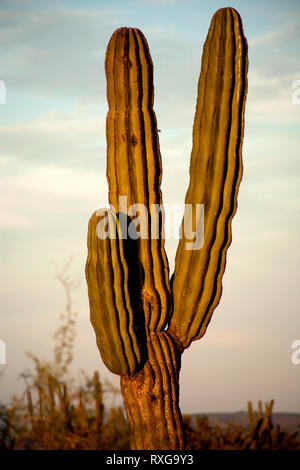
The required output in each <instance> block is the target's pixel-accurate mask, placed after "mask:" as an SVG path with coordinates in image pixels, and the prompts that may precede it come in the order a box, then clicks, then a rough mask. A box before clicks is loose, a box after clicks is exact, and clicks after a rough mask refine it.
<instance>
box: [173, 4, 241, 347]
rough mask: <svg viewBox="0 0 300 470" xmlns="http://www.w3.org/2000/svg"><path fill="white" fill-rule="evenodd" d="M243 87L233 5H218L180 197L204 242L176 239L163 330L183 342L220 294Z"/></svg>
mask: <svg viewBox="0 0 300 470" xmlns="http://www.w3.org/2000/svg"><path fill="white" fill-rule="evenodd" d="M246 87H247V43H246V40H245V37H244V34H243V28H242V23H241V19H240V17H239V15H238V13H237V12H236V11H235V10H234V9H233V8H224V9H221V10H218V11H217V12H216V13H215V15H214V17H213V19H212V22H211V26H210V29H209V32H208V36H207V39H206V42H205V45H204V49H203V56H202V67H201V74H200V79H199V84H198V99H197V106H196V114H195V120H194V129H193V148H192V154H191V164H190V184H189V188H188V191H187V195H186V199H185V202H186V204H204V243H203V246H202V248H201V249H200V250H186V242H187V240H186V238H185V236H183V238H182V239H181V240H180V242H179V246H178V250H177V254H176V263H175V273H174V282H173V298H174V311H173V315H172V319H171V323H170V329H169V331H170V333H171V334H173V335H174V336H175V337H177V338H178V339H179V341H180V343H181V344H182V345H183V347H188V346H189V344H190V342H191V341H193V340H195V339H199V338H200V337H201V336H203V334H204V333H205V330H206V328H207V325H208V323H209V321H210V319H211V316H212V313H213V311H214V309H215V307H216V306H217V304H218V303H219V300H220V297H221V291H222V276H223V273H224V270H225V261H226V251H227V248H228V246H229V244H230V242H231V221H232V218H233V216H234V214H235V212H236V208H237V194H238V189H239V184H240V181H241V178H242V153H241V150H242V140H243V130H244V108H245V98H246ZM184 217H187V214H186V213H185V214H184ZM183 234H184V231H183Z"/></svg>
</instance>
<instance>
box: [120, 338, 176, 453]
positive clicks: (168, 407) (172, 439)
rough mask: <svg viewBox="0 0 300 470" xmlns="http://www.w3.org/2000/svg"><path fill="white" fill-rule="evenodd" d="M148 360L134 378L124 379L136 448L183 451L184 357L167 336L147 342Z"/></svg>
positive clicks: (123, 391) (150, 339)
mask: <svg viewBox="0 0 300 470" xmlns="http://www.w3.org/2000/svg"><path fill="white" fill-rule="evenodd" d="M147 349H148V356H149V358H148V361H147V362H146V364H145V365H144V367H143V369H142V370H140V371H139V372H137V373H136V374H134V376H133V377H126V376H123V377H121V391H122V394H123V398H124V404H125V407H126V411H127V416H128V420H129V423H130V426H131V429H132V437H133V439H132V448H133V449H149V450H151V449H183V448H184V433H183V422H182V417H181V413H180V408H179V369H180V355H178V353H177V351H176V347H175V344H174V342H173V340H172V338H171V337H170V336H169V335H168V334H167V333H166V332H161V333H154V332H153V333H151V334H150V335H149V337H148V339H147Z"/></svg>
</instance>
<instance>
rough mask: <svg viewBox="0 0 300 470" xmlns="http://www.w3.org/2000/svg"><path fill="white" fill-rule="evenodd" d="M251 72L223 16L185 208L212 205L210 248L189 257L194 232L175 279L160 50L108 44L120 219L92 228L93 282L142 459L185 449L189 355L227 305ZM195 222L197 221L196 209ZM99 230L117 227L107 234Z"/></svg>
mask: <svg viewBox="0 0 300 470" xmlns="http://www.w3.org/2000/svg"><path fill="white" fill-rule="evenodd" d="M247 67H248V60H247V42H246V39H245V37H244V34H243V27H242V22H241V19H240V16H239V14H238V13H237V12H236V11H235V10H234V9H233V8H224V9H221V10H218V11H217V12H216V13H215V15H214V17H213V19H212V23H211V26H210V29H209V32H208V36H207V39H206V42H205V45H204V50H203V57H202V67H201V73H200V79H199V84H198V98H197V106H196V114H195V120H194V128H193V148H192V154H191V164H190V184H189V188H188V191H187V195H186V199H185V202H186V204H203V205H204V218H205V224H204V226H205V229H204V242H203V246H202V247H201V248H200V249H197V250H188V249H186V242H187V238H186V234H185V233H184V230H182V239H181V240H180V242H179V246H178V250H177V254H176V263H175V272H174V274H173V276H172V278H171V281H169V267H168V261H167V257H166V253H165V249H164V237H163V219H164V213H163V210H162V194H161V190H160V184H161V173H162V165H161V155H160V150H159V141H158V129H157V122H156V117H155V114H154V111H153V98H154V92H153V65H152V60H151V56H150V53H149V48H148V45H147V42H146V39H145V37H144V36H143V34H142V33H141V31H139V30H138V29H134V28H120V29H118V30H116V31H115V32H114V34H113V35H112V37H111V39H110V42H109V44H108V48H107V52H106V60H105V70H106V77H107V100H108V105H109V111H108V114H107V180H108V184H109V203H110V209H103V210H100V211H97V212H95V213H94V214H93V215H92V217H91V219H90V222H89V230H88V258H87V263H86V278H87V284H88V293H89V302H90V312H91V322H92V324H93V327H94V329H95V333H96V339H97V344H98V347H99V350H100V354H101V357H102V359H103V361H104V363H105V364H106V366H107V367H108V368H109V369H110V370H111V371H112V372H113V373H116V374H119V375H120V376H121V391H122V394H123V399H124V404H125V407H126V412H127V416H128V420H129V423H130V426H131V430H132V436H133V440H132V447H133V448H135V449H183V448H184V445H185V444H184V432H183V421H182V416H181V413H180V408H179V371H180V361H181V354H182V353H183V351H184V349H185V348H187V347H188V346H189V345H190V343H191V342H192V341H194V340H197V339H199V338H200V337H202V336H203V334H204V333H205V331H206V328H207V325H208V323H209V321H210V319H211V316H212V313H213V311H214V309H215V307H216V306H217V304H218V302H219V300H220V297H221V289H222V276H223V273H224V269H225V261H226V251H227V248H228V246H229V244H230V242H231V221H232V218H233V216H234V214H235V212H236V208H237V194H238V189H239V184H240V181H241V177H242V156H241V151H242V140H243V130H244V109H245V99H246V92H247ZM124 196H126V198H127V199H125V198H124ZM153 207H154V208H155V210H154V211H153ZM186 207H187V206H186ZM185 219H189V220H190V221H192V222H193V223H194V222H195V221H194V216H193V213H191V212H188V211H187V210H186V212H185V214H184V220H185ZM99 224H100V225H99ZM124 224H125V225H124ZM99 226H101V227H102V228H103V226H105V227H106V231H107V232H108V233H107V234H106V235H105V236H103V232H102V235H101V233H99V231H98V232H97V230H98V228H99ZM124 226H125V231H124ZM182 227H183V228H184V225H182ZM147 230H148V232H147ZM127 231H128V233H129V235H130V236H128V237H127V238H126V233H127ZM146 232H147V233H149V234H150V236H149V237H148V238H147V237H146V236H143V235H144V233H146Z"/></svg>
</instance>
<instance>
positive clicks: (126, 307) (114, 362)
mask: <svg viewBox="0 0 300 470" xmlns="http://www.w3.org/2000/svg"><path fill="white" fill-rule="evenodd" d="M99 213H100V215H99ZM103 217H108V223H109V226H110V228H113V227H112V224H114V223H116V221H115V218H114V215H113V214H112V213H110V214H109V211H107V210H103V211H97V212H95V213H94V214H93V215H92V217H91V219H90V222H89V230H88V258H87V263H86V278H87V283H88V293H89V300H90V311H91V322H92V325H93V327H94V329H95V333H96V339H97V345H98V348H99V350H100V353H101V357H102V359H103V361H104V363H105V364H106V366H107V367H108V368H109V370H110V371H111V372H113V373H115V374H119V375H124V374H127V375H130V374H133V373H134V372H135V371H136V370H137V369H138V368H139V367H140V365H141V364H142V362H143V357H142V356H143V355H142V352H141V348H140V346H139V343H138V340H137V336H136V330H137V328H138V326H139V325H136V324H135V323H136V318H134V313H133V309H132V305H131V301H130V292H129V283H128V266H127V263H126V260H125V257H124V250H123V244H122V241H121V240H120V239H118V238H115V239H113V238H109V237H108V238H106V239H100V238H99V237H98V236H97V224H98V223H99V221H100V220H101V219H102V218H103ZM116 232H117V231H116ZM140 328H143V325H140ZM141 339H142V337H141Z"/></svg>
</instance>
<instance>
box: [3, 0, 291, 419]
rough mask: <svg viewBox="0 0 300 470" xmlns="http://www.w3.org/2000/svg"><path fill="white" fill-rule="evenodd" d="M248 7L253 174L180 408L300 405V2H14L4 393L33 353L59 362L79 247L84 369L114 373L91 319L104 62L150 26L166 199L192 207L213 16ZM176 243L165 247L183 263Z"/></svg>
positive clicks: (191, 355)
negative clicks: (64, 277) (67, 292)
mask: <svg viewBox="0 0 300 470" xmlns="http://www.w3.org/2000/svg"><path fill="white" fill-rule="evenodd" d="M224 6H232V7H235V8H236V9H237V10H238V11H239V13H240V14H241V16H242V20H243V23H244V30H245V35H246V37H247V39H248V42H249V92H248V100H247V107H246V127H245V141H244V150H243V156H244V176H243V181H242V184H241V188H240V194H239V208H238V212H237V215H236V217H235V219H234V223H233V243H232V245H231V247H230V248H229V251H228V262H227V269H226V272H225V276H224V282H223V286H224V289H223V296H222V299H221V302H220V305H219V306H218V308H217V309H216V311H215V313H214V316H213V319H212V321H211V324H210V325H209V328H208V330H207V333H206V335H205V337H204V338H203V339H202V340H200V341H198V342H197V343H194V344H193V346H192V347H191V348H190V349H189V350H188V351H187V352H185V354H184V356H183V363H182V374H181V406H182V410H183V411H186V412H191V411H195V412H196V411H199V412H206V411H229V410H237V409H244V408H245V406H246V402H247V400H253V401H257V400H258V399H262V400H264V401H266V400H269V399H271V398H274V399H275V409H276V410H279V411H280V410H283V411H298V412H300V402H299V396H300V365H299V366H295V365H293V364H292V363H291V353H292V350H291V343H292V341H294V340H295V339H300V320H299V300H300V298H299V297H300V292H299V268H298V265H299V261H300V250H299V228H300V223H299V222H300V220H299V209H300V197H299V183H300V160H299V140H300V139H299V135H300V132H299V127H300V105H295V104H293V103H292V99H291V97H292V91H293V90H292V89H291V84H292V82H293V80H299V79H300V66H299V53H300V50H299V49H300V40H299V39H300V15H299V14H300V3H299V2H298V1H297V0H295V1H285V2H284V4H283V2H280V1H274V0H265V1H257V0H254V1H252V2H249V1H247V0H243V1H233V2H231V3H230V4H229V5H228V4H226V3H224V2H221V1H210V2H204V1H199V0H198V1H191V0H190V1H189V0H182V1H175V0H174V1H172V0H165V1H159V0H157V1H150V0H149V1H146V0H145V1H138V0H136V1H127V0H123V1H110V2H103V1H99V0H98V1H90V0H87V1H74V0H72V1H51V2H48V1H26V0H24V1H17V0H9V1H4V0H2V1H1V4H0V56H1V71H0V79H1V80H4V81H5V83H6V86H7V103H6V105H0V142H1V146H0V191H1V198H0V230H1V246H0V254H1V258H0V259H1V283H0V298H1V312H0V339H2V340H4V341H5V342H6V344H7V363H8V364H7V368H6V372H5V375H4V377H3V378H2V380H1V383H0V400H3V401H7V400H8V398H9V396H10V395H11V394H12V393H14V392H16V391H20V387H21V384H20V382H19V381H17V376H18V375H19V373H20V372H21V371H22V370H23V369H24V368H25V367H27V366H28V365H30V362H29V361H28V359H27V358H26V357H25V352H26V351H28V350H31V351H33V352H35V353H37V354H39V355H41V356H44V357H47V356H49V354H50V353H51V349H52V339H51V333H52V332H53V331H54V329H55V328H56V326H57V322H58V316H59V313H60V311H61V310H62V309H63V307H64V297H63V292H62V290H61V287H60V286H59V285H58V284H57V282H56V281H55V280H53V276H54V270H53V267H52V264H51V261H52V260H54V261H55V262H56V263H58V264H64V262H65V261H66V260H67V259H68V257H69V255H71V256H73V263H72V267H71V270H70V274H71V276H73V277H74V278H76V279H77V278H78V279H79V280H80V286H79V288H78V289H77V291H76V293H75V294H74V307H75V308H76V310H78V311H79V316H78V327H77V336H76V351H75V359H74V366H73V371H74V372H75V373H77V371H78V370H79V369H81V368H83V369H86V370H87V371H89V372H91V371H93V370H94V369H95V368H97V367H98V368H99V370H100V374H101V375H102V377H103V378H105V377H107V378H109V379H110V380H112V381H113V382H114V383H118V378H117V377H116V376H113V375H112V374H110V373H109V372H107V371H106V369H105V367H104V366H103V365H102V363H101V361H100V358H99V354H98V350H97V348H96V344H95V338H94V332H93V330H92V327H91V325H90V322H89V308H88V299H87V289H86V283H85V279H84V264H85V258H86V231H87V222H88V219H89V217H90V215H91V214H92V212H93V211H94V210H95V209H97V208H99V207H101V206H103V205H107V184H106V179H105V171H106V143H105V117H106V112H107V104H106V82H105V75H104V56H105V50H106V46H107V43H108V40H109V38H110V36H111V34H112V33H113V31H114V30H115V29H116V28H118V27H120V26H133V27H138V28H140V29H141V30H142V31H143V33H144V34H145V36H146V38H147V40H148V43H149V46H150V51H151V55H152V59H153V62H154V83H155V103H154V108H155V111H156V115H157V120H158V127H159V129H161V133H160V142H161V153H162V158H163V171H164V172H163V191H164V201H165V202H166V203H168V204H171V203H183V200H184V195H185V192H186V189H187V184H188V165H189V157H190V151H191V134H192V124H193V118H194V109H195V103H196V91H197V81H198V77H199V72H200V63H201V56H202V47H203V42H204V40H205V37H206V34H207V31H208V28H209V24H210V21H211V18H212V15H213V13H214V12H215V11H216V10H217V9H218V8H220V7H224ZM176 244H177V242H176V241H174V240H168V241H167V243H166V247H167V252H168V255H169V262H170V267H171V270H172V269H173V264H174V262H173V260H174V255H175V250H176Z"/></svg>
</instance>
